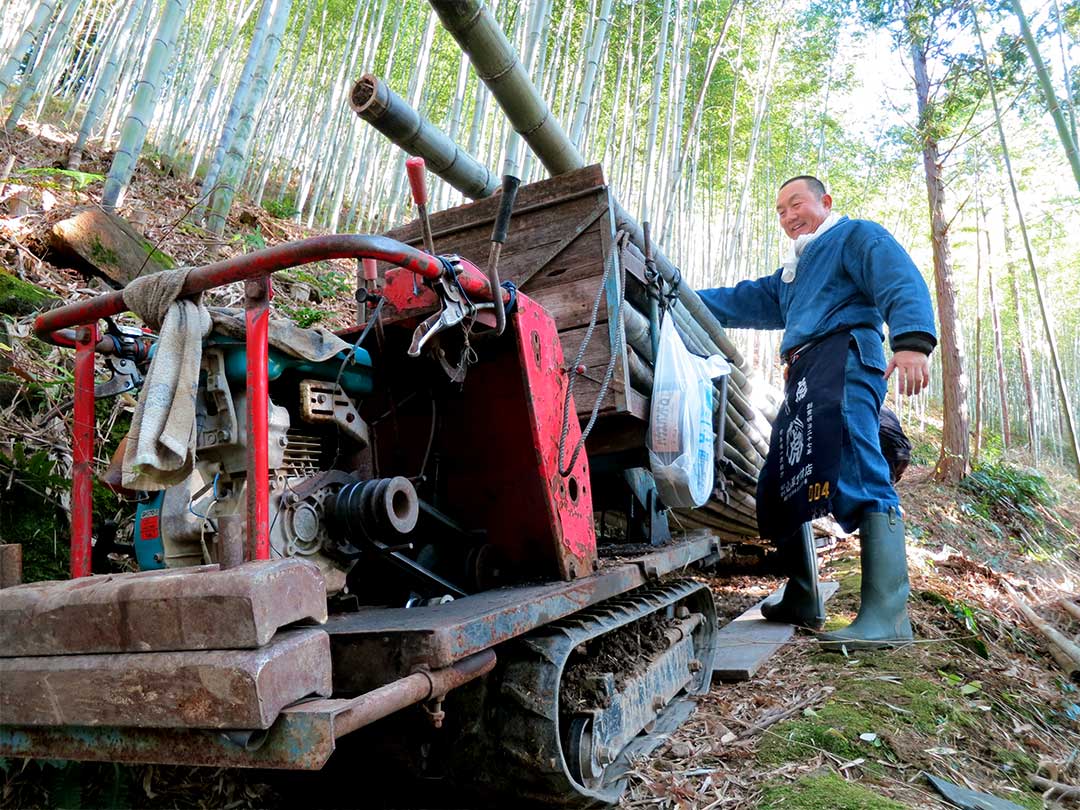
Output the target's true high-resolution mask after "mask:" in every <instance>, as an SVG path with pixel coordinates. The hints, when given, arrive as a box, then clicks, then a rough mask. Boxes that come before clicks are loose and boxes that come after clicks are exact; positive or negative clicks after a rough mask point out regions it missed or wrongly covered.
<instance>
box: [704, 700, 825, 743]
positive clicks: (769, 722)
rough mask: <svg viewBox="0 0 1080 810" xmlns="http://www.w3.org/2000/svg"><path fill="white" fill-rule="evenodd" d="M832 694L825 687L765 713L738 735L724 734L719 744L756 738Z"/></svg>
mask: <svg viewBox="0 0 1080 810" xmlns="http://www.w3.org/2000/svg"><path fill="white" fill-rule="evenodd" d="M832 692H833V687H831V686H826V687H824V688H822V689H820V690H819V691H817V692H814V693H812V694H810V695H807V696H806V697H805V698H803V699H802V700H800V701H798V702H796V703H793V704H792V705H791V706H787V707H785V708H783V709H778V710H776V711H772V712H766V713H765V714H763V715H762V716H761V719H760V720H758V721H757V722H756V723H754V724H753V725H752V726H748V727H747V728H744V729H743V730H742V731H740V732H739V733H738V734H735V735H727V734H725V735H724V737H723V738H721V740H720V742H722V743H727V742H740V741H742V740H748V739H750V738H751V737H754V736H757V735H758V734H760V733H761V732H763V731H765V730H766V729H768V728H770V727H772V726H775V725H776V724H777V723H779V722H780V721H781V720H786V719H787V718H789V717H791V716H792V715H793V714H796V713H798V712H800V711H802V710H803V709H805V708H806V707H807V706H809V705H811V704H812V703H817V702H818V701H819V700H821V699H822V698H824V697H826V696H827V695H829V694H831V693H832ZM728 736H732V737H734V739H730V740H729V739H726V738H727V737H728Z"/></svg>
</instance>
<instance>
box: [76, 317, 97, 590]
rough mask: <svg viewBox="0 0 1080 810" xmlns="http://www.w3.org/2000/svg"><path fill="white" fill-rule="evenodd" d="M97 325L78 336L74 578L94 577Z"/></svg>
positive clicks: (82, 330) (81, 330)
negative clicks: (93, 532) (92, 563)
mask: <svg viewBox="0 0 1080 810" xmlns="http://www.w3.org/2000/svg"><path fill="white" fill-rule="evenodd" d="M97 341H98V335H97V324H90V325H89V326H84V327H82V328H80V329H79V330H77V332H76V335H75V415H74V424H73V425H72V428H71V460H72V469H71V576H72V578H73V579H74V578H76V577H85V576H89V575H90V573H91V572H90V545H91V542H90V534H91V531H92V527H93V508H94V469H93V463H94V347H95V345H96V344H97Z"/></svg>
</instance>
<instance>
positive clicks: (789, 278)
mask: <svg viewBox="0 0 1080 810" xmlns="http://www.w3.org/2000/svg"><path fill="white" fill-rule="evenodd" d="M842 218H843V217H841V216H840V214H838V213H836V212H835V211H833V212H832V213H831V214H829V215H828V216H827V217H825V221H824V222H822V223H821V224H820V225H818V227H817V230H816V231H814V232H813V233H804V234H800V235H799V236H797V237H795V241H794V242H792V243H791V251H790V252H789V253H788V255H787V257H786V258H785V259H784V271H783V272H782V273H781V274H780V280H781V281H783V282H784V283H785V284H790V283H791V282H793V281H794V280H795V268H796V267H798V265H799V257H800V256H802V255H803V251H804V250H806V248H807V247H809V246H810V243H811V242H813V241H814V240H815V239H817V238H818V237H819V236H821V235H822V234H823V233H825V231H827V230H829V228H831V227H832V226H833V225H835V224H836V223H837V222H839V221H840V220H841V219H842Z"/></svg>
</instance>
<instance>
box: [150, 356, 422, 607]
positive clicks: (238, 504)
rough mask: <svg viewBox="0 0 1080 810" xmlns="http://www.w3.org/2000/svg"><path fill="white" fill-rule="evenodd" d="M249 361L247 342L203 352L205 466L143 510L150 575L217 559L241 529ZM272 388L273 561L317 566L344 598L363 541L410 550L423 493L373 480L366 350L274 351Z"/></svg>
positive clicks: (200, 401)
mask: <svg viewBox="0 0 1080 810" xmlns="http://www.w3.org/2000/svg"><path fill="white" fill-rule="evenodd" d="M245 362H246V361H245V353H244V345H243V343H242V342H239V341H234V340H231V339H229V338H225V337H222V336H218V335H214V336H212V337H211V338H210V339H209V340H208V341H207V343H206V345H205V346H204V350H203V357H202V367H201V372H200V379H199V389H198V393H197V396H196V403H197V425H196V448H197V451H196V458H197V459H198V461H197V463H196V466H195V469H194V470H193V471H192V474H191V476H190V477H189V478H188V479H187V480H186V481H184V482H183V483H182V484H179V485H176V486H173V487H170V488H169V489H166V490H164V491H163V492H160V493H157V494H156V495H155V496H153V497H151V498H150V499H149V500H148V501H146V502H145V503H143V504H140V506H139V508H138V511H137V514H136V543H135V546H136V551H137V554H138V557H139V564H140V567H141V568H143V569H148V568H164V567H169V568H173V567H187V566H193V565H203V564H207V563H212V562H216V561H217V560H218V558H219V554H220V551H219V549H220V546H221V543H220V542H219V541H220V538H221V537H222V534H223V533H224V532H229V531H240V532H242V531H243V524H244V519H245V508H246V507H245V504H246V501H245V497H246V493H245V488H246V481H245V478H246V437H247V427H246V424H245V423H246V413H247V408H246V402H245V393H244V391H245V388H244V381H245V375H246V365H245ZM270 380H271V382H270V413H269V425H270V431H269V456H270V548H271V557H272V558H274V559H278V558H282V557H292V556H301V557H305V558H307V559H309V560H311V561H313V562H315V563H316V564H318V566H319V567H320V568H321V569H322V572H323V575H324V577H325V579H326V583H327V591H328V593H331V594H333V593H339V592H342V591H343V590H345V589H346V581H347V576H348V573H349V571H350V570H351V569H352V568H353V567H354V566H355V564H356V561H357V560H358V559H359V558H360V556H361V555H362V549H361V548H358V547H357V546H356V545H354V541H355V540H356V538H358V537H359V538H363V539H364V540H365V541H367V542H368V543H371V544H377V545H378V546H380V547H386V548H392V547H394V546H397V545H401V543H402V541H401V538H402V536H404V535H407V534H409V533H410V532H411V531H412V530H413V529H414V528H415V526H416V524H417V518H418V516H419V505H418V498H417V493H416V490H415V489H414V487H413V484H412V483H411V482H410V481H409V480H408V479H407V478H404V477H401V476H396V477H389V478H373V477H372V475H371V474H370V473H367V474H365V471H369V470H370V469H371V466H372V465H371V458H370V456H371V454H370V451H371V435H370V431H369V428H368V425H367V423H366V422H365V421H364V419H363V418H362V417H361V416H360V412H359V410H358V407H357V405H358V402H359V401H360V398H361V397H363V396H364V395H366V394H369V393H370V392H371V390H372V384H373V370H372V362H371V357H370V355H369V354H368V352H367V351H365V350H364V349H361V348H354V349H351V350H349V351H348V352H342V353H340V355H339V356H338V357H335V358H332V359H330V360H327V361H324V362H322V363H315V362H310V361H306V360H298V359H296V358H293V357H290V356H288V355H286V354H284V353H283V352H280V351H277V350H274V349H271V358H270Z"/></svg>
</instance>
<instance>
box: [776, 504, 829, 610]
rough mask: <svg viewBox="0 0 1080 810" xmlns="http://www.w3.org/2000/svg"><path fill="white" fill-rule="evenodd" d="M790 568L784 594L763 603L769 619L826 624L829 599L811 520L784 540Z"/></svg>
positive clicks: (782, 544) (782, 551)
mask: <svg viewBox="0 0 1080 810" xmlns="http://www.w3.org/2000/svg"><path fill="white" fill-rule="evenodd" d="M780 553H781V554H783V555H784V558H785V565H786V567H787V569H788V581H787V584H786V585H785V586H784V593H783V595H781V596H776V595H773V596H770V597H769V598H768V599H767V600H765V602H764V603H763V604H762V605H761V615H762V616H764V617H765V619H766V620H767V621H770V622H779V623H782V624H794V625H796V626H798V627H808V628H810V629H811V630H818V629H820V628H821V626H822V625H823V624H825V600H824V599H822V597H821V588H820V587H819V586H818V570H817V549H816V546H815V544H814V533H813V531H812V529H811V528H810V524H809V523H806V524H803V527H802V529H801V530H800V531H799V533H797V534H795V535H793V536H791V537H789V538H788V539H787V540H786V541H784V542H783V543H781V544H780Z"/></svg>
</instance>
